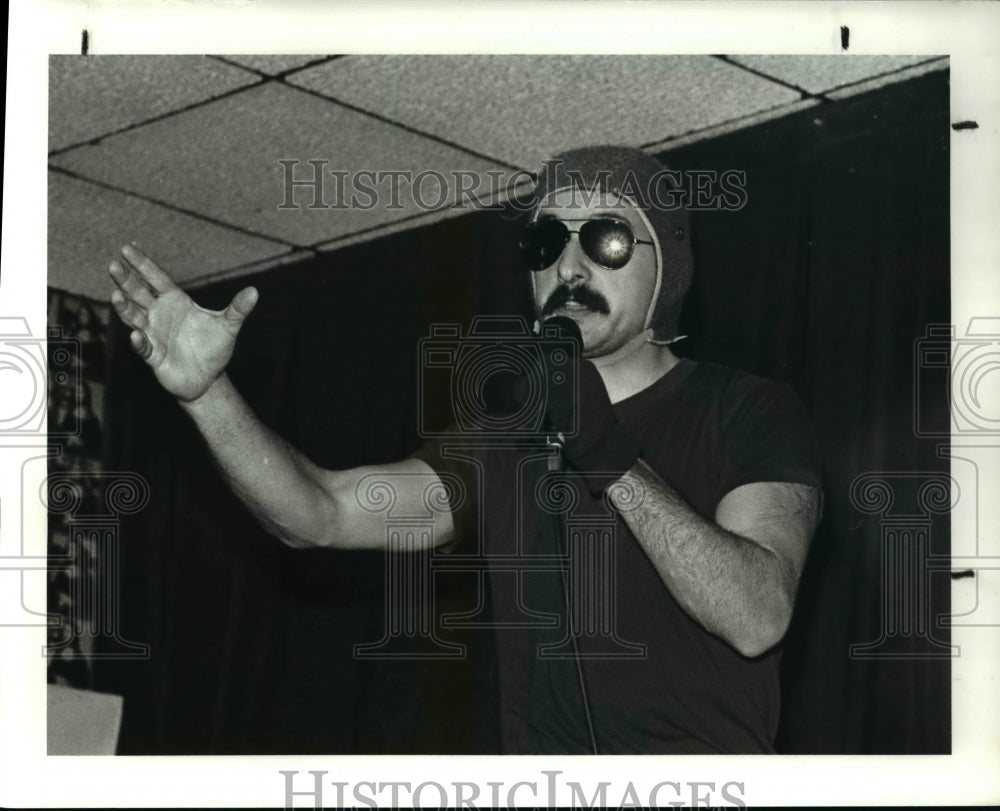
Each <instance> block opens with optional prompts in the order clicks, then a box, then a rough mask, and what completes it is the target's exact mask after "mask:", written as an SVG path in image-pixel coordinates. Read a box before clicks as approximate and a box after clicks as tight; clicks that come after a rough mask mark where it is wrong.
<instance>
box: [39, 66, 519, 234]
mask: <svg viewBox="0 0 1000 811" xmlns="http://www.w3.org/2000/svg"><path fill="white" fill-rule="evenodd" d="M280 160H295V161H298V163H297V164H296V166H295V168H294V172H295V178H296V179H301V178H303V177H309V176H310V175H311V172H312V168H311V166H309V165H308V164H307V163H306V162H307V161H309V160H325V161H328V168H329V169H333V168H336V169H338V170H343V171H347V172H349V173H354V172H357V171H359V170H366V169H373V170H391V169H403V170H407V169H409V170H414V171H423V170H436V171H439V172H442V173H447V172H449V171H450V170H453V169H458V168H461V169H465V170H470V171H474V172H477V173H485V172H486V171H488V170H492V171H498V170H503V169H504V167H502V166H500V165H498V164H492V163H489V162H486V161H483V160H481V159H478V158H473V157H470V156H468V155H466V154H463V153H462V152H460V151H458V150H455V149H452V148H450V147H447V146H444V145H442V144H439V143H437V142H435V141H433V140H431V139H429V138H424V137H421V136H420V135H419V134H415V133H412V132H409V131H407V130H405V129H403V128H400V127H396V126H392V125H390V124H386V123H384V122H381V121H378V120H377V119H374V118H372V117H370V116H367V115H363V114H361V113H357V112H354V111H351V110H348V109H345V108H343V107H341V106H339V105H336V104H334V103H331V102H329V101H326V100H323V99H320V98H318V97H316V96H313V95H310V94H308V93H304V92H302V91H300V90H297V89H295V88H292V87H288V86H285V85H283V84H281V83H277V82H274V83H268V84H264V85H260V86H258V87H254V88H251V89H250V90H247V91H245V92H242V93H239V94H237V95H233V96H229V97H227V98H224V99H220V100H219V101H216V102H213V103H212V104H209V105H204V106H202V107H199V108H196V109H194V110H190V111H187V112H184V113H182V114H179V115H176V116H171V117H170V118H166V119H162V120H160V121H156V122H153V123H151V124H149V125H148V126H145V127H141V128H139V129H135V130H131V131H129V132H126V133H122V134H119V135H114V136H110V137H108V138H106V139H104V140H102V141H101V142H100V143H99V144H97V145H94V146H83V147H80V148H77V149H74V150H71V151H70V152H66V153H64V154H62V155H58V156H55V157H54V158H53V159H52V163H53V165H55V166H58V167H62V168H64V169H68V170H70V171H72V172H74V173H76V174H79V175H82V176H84V177H87V178H93V179H95V180H98V181H101V182H104V183H108V184H110V185H112V186H114V187H116V188H120V189H123V190H126V191H130V192H134V193H137V194H144V195H147V196H149V197H151V198H153V199H155V200H160V201H163V202H164V203H167V204H170V205H173V206H178V207H180V208H182V209H185V210H189V211H201V212H204V213H205V214H206V215H208V216H210V217H212V218H214V219H216V220H219V221H221V222H224V223H229V224H231V225H233V226H234V227H239V228H244V229H248V230H250V231H252V232H255V233H258V234H262V235H265V236H270V237H273V238H275V239H280V240H283V241H286V242H288V243H290V244H292V245H298V246H305V245H313V244H316V243H319V242H324V241H327V240H329V239H332V238H336V237H338V236H342V235H344V234H348V233H351V232H354V231H358V230H364V229H369V228H372V227H373V226H377V225H381V224H387V223H391V222H394V221H396V220H398V219H402V218H404V217H408V216H411V215H412V214H414V213H415V207H414V206H413V205H412V202H411V201H410V198H409V197H408V196H406V195H401V196H400V201H399V202H400V205H401V206H402V207H401V208H400V209H399V210H394V209H393V208H392V207H391V206H392V201H391V200H390V199H387V195H383V196H382V197H381V198H380V199H379V201H378V205H376V206H375V207H374V208H372V209H371V210H364V209H363V208H360V207H350V208H344V209H342V210H334V211H331V210H327V209H310V208H309V207H308V206H309V205H310V204H311V203H312V201H313V197H312V192H311V190H310V189H298V190H297V191H296V192H295V200H296V202H297V203H298V204H299V206H298V207H297V208H296V209H281V208H280V206H281V205H282V204H283V203H284V197H285V188H286V187H285V171H286V170H285V168H283V166H282V165H281V164H280V163H279V161H280ZM323 191H324V193H323V195H322V196H321V200H323V201H325V202H326V203H327V204H332V203H333V202H335V200H336V198H337V192H336V188H335V185H334V181H333V180H332V179H330V178H329V177H327V179H326V182H325V184H324V187H323ZM428 196H433V190H431V191H428ZM362 202H364V200H363V199H362Z"/></svg>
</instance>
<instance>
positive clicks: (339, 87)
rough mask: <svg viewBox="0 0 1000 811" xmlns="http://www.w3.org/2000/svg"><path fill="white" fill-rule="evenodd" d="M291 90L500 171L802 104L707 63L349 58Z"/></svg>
mask: <svg viewBox="0 0 1000 811" xmlns="http://www.w3.org/2000/svg"><path fill="white" fill-rule="evenodd" d="M288 81H289V82H290V83H292V84H296V85H300V86H302V87H307V88H309V89H311V90H314V91H317V92H320V93H323V94H324V95H329V96H331V97H334V98H337V99H340V100H343V101H346V102H348V103H350V104H353V105H356V106H358V107H361V108H363V109H365V110H371V111H374V112H377V113H378V114H379V115H382V116H385V117H387V118H390V119H393V120H396V121H400V122H402V123H404V124H406V125H407V126H410V127H413V128H416V129H418V130H420V131H423V132H428V133H432V134H434V135H437V136H439V137H442V138H446V139H448V140H449V141H452V142H454V143H459V144H462V145H464V146H466V147H468V148H470V149H474V150H476V151H477V152H479V153H480V154H484V155H488V156H490V157H492V158H495V159H497V160H502V161H505V162H507V163H509V164H513V165H518V166H523V167H527V168H534V167H536V166H537V165H538V164H539V163H540V161H541V160H542V159H544V158H546V157H549V156H551V155H552V154H553V153H555V152H557V151H559V150H562V149H566V148H570V147H573V146H582V145H585V144H594V143H602V142H603V143H609V142H612V143H623V142H624V143H629V144H632V145H642V144H647V143H651V142H659V141H662V140H664V139H665V138H667V137H668V136H671V135H681V134H683V133H686V132H690V131H691V130H695V129H701V128H704V127H708V126H712V125H714V124H717V123H720V122H722V121H726V120H728V119H731V118H736V117H740V116H744V115H748V114H751V113H755V112H759V111H761V110H764V109H768V108H771V107H776V106H779V105H781V104H787V103H790V102H793V101H796V100H797V99H798V98H799V94H798V93H796V92H795V91H792V90H789V89H787V88H784V87H781V86H779V85H777V84H775V83H773V82H770V81H768V80H767V79H762V78H759V77H757V76H754V75H753V74H751V73H749V72H747V71H744V70H741V69H740V68H738V67H735V66H733V65H729V64H726V63H725V62H723V61H721V60H719V59H713V58H712V57H709V56H351V57H350V58H348V59H337V60H334V61H332V62H327V63H324V64H322V65H317V66H316V67H313V68H308V69H306V70H304V71H301V72H299V73H296V74H294V75H292V76H290V77H289V79H288Z"/></svg>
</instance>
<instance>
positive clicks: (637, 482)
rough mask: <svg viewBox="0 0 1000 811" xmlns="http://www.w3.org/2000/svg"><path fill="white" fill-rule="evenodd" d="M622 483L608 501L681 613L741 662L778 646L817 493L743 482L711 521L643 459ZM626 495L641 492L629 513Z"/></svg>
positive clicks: (802, 488) (809, 535)
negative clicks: (741, 657)
mask: <svg viewBox="0 0 1000 811" xmlns="http://www.w3.org/2000/svg"><path fill="white" fill-rule="evenodd" d="M621 483H622V484H624V485H627V488H616V487H615V486H612V488H611V490H610V496H611V499H612V502H613V503H615V506H616V507H618V509H619V510H620V511H621V512H622V515H623V517H624V519H625V521H626V523H627V524H628V525H629V528H630V529H631V530H632V532H633V534H634V535H635V536H636V538H637V539H638V540H639V543H640V544H641V545H642V547H643V549H645V551H646V554H647V555H648V556H649V558H650V560H651V561H652V562H653V565H654V566H655V567H656V570H657V572H658V573H659V575H660V577H661V578H662V579H663V582H664V584H665V585H666V586H667V588H668V589H670V593H671V594H672V595H673V597H674V599H676V600H677V602H678V603H679V604H680V605H681V606H682V607H683V608H684V610H685V611H687V613H688V614H690V615H691V616H692V617H693V618H694V619H695V620H696V621H697V622H699V623H700V624H701V625H702V626H703V627H704V628H705V629H706V630H708V631H710V632H711V633H713V634H715V635H717V636H719V637H721V638H722V639H723V640H725V641H726V642H728V643H729V644H730V645H731V646H732V647H734V648H735V649H736V650H737V651H739V652H740V653H741V654H742V655H744V656H748V657H753V656H759V655H761V654H762V653H765V652H766V651H767V650H769V649H770V648H772V647H774V646H775V645H776V644H777V643H778V642H780V641H781V638H782V637H783V636H784V635H785V632H786V630H787V629H788V623H789V620H790V619H791V614H792V607H793V604H794V602H795V592H796V590H797V588H798V582H799V577H800V575H801V573H802V567H803V566H804V564H805V559H806V554H807V552H808V549H809V542H810V540H811V538H812V534H813V531H814V530H815V528H816V523H817V521H818V513H819V504H818V493H817V491H816V489H815V488H813V487H810V486H808V485H802V484H790V483H784V482H756V483H753V484H746V485H743V486H741V487H737V488H736V489H734V490H732V491H731V492H730V493H728V494H727V495H726V496H725V497H723V499H722V501H721V502H720V503H719V506H718V508H717V510H716V514H715V521H714V522H713V521H709V520H706V519H705V518H703V517H702V516H700V515H698V514H697V513H696V512H695V511H694V510H693V509H692V508H691V507H690V506H689V505H688V504H687V503H686V502H685V501H684V500H683V499H682V498H681V497H680V496H679V495H678V494H677V491H676V490H674V489H673V488H672V487H671V486H670V485H669V484H667V483H666V482H664V481H663V480H662V479H661V478H660V477H659V476H658V475H657V474H656V473H655V472H653V471H652V470H651V469H650V468H649V467H648V466H647V465H646V464H645V463H643V462H642V461H640V462H638V463H636V464H635V465H634V466H633V467H632V468H631V469H630V470H629V471H628V472H627V473H626V474H625V475H624V476H623V477H622V479H621ZM628 490H633V491H637V492H639V493H641V499H640V500H639V502H638V503H637V504H636V506H634V507H632V506H631V503H630V502H629V501H628V500H627V499H626V498H623V496H624V495H625V494H626V493H627V492H628Z"/></svg>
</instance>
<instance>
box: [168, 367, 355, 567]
mask: <svg viewBox="0 0 1000 811" xmlns="http://www.w3.org/2000/svg"><path fill="white" fill-rule="evenodd" d="M181 407H182V408H183V409H184V410H185V411H186V412H187V413H188V414H189V415H190V417H191V418H192V419H193V420H194V423H195V425H196V426H197V427H198V430H199V431H200V432H201V434H202V436H203V437H204V438H205V441H206V443H207V444H208V447H209V450H210V451H211V453H212V456H213V457H214V458H215V461H216V463H217V464H218V466H219V469H220V470H221V471H222V474H223V476H224V477H225V479H226V482H227V483H228V485H229V487H230V488H231V489H232V490H233V492H234V493H235V494H236V495H237V496H238V497H239V498H240V500H241V501H243V503H244V504H246V506H247V507H248V508H249V509H250V511H251V512H252V513H253V514H254V516H255V517H256V518H257V519H258V520H259V521H260V522H261V524H262V525H263V526H264V527H265V529H267V530H268V532H270V533H271V534H273V535H275V536H276V537H278V538H280V539H281V540H282V541H283V542H285V543H286V544H288V545H289V546H293V547H297V548H302V547H308V546H316V545H325V544H326V543H327V541H328V538H329V537H330V533H331V529H332V528H333V527H334V526H335V522H336V515H335V511H336V507H335V504H334V501H333V500H332V499H330V498H328V497H327V495H326V493H325V492H324V491H323V489H322V487H320V485H319V483H318V478H317V477H316V475H315V471H316V466H315V465H314V464H313V463H312V462H310V461H309V460H308V459H306V458H305V457H304V456H303V455H302V454H301V453H300V452H299V451H297V450H296V449H295V448H293V447H292V446H291V445H290V444H288V443H287V442H286V441H285V440H284V439H282V438H281V437H280V436H278V435H277V434H276V433H274V432H273V431H271V430H270V429H269V428H267V427H266V426H265V425H264V424H263V423H261V421H260V420H259V419H258V418H257V416H256V415H255V414H254V413H253V411H252V410H251V408H250V406H249V405H247V403H246V401H245V400H244V399H243V397H242V396H241V395H240V393H239V392H238V391H237V390H236V388H235V387H234V386H233V384H232V381H230V380H229V378H228V377H227V376H226V375H224V374H223V375H222V376H221V377H219V378H218V379H217V380H216V381H215V383H213V384H212V386H211V388H209V389H208V391H206V392H205V393H204V394H203V395H202V396H201V397H199V398H198V399H197V400H194V401H191V402H184V401H181Z"/></svg>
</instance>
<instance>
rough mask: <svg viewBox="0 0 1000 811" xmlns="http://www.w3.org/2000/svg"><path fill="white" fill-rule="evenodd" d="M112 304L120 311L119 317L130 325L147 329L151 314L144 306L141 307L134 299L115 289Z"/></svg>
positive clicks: (117, 311)
mask: <svg viewBox="0 0 1000 811" xmlns="http://www.w3.org/2000/svg"><path fill="white" fill-rule="evenodd" d="M111 305H112V306H113V307H114V308H115V312H116V313H118V317H119V318H120V319H121V320H122V321H124V322H125V324H126V325H128V326H130V327H137V328H138V329H145V328H146V325H147V324H148V323H149V316H148V314H147V313H146V309H145V308H144V307H140V306H139V305H138V304H136V303H135V302H134V301H132V299H130V298H129V297H128V296H126V295H125V294H124V293H123V292H122V291H121V290H114V291H113V292H112V293H111Z"/></svg>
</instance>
